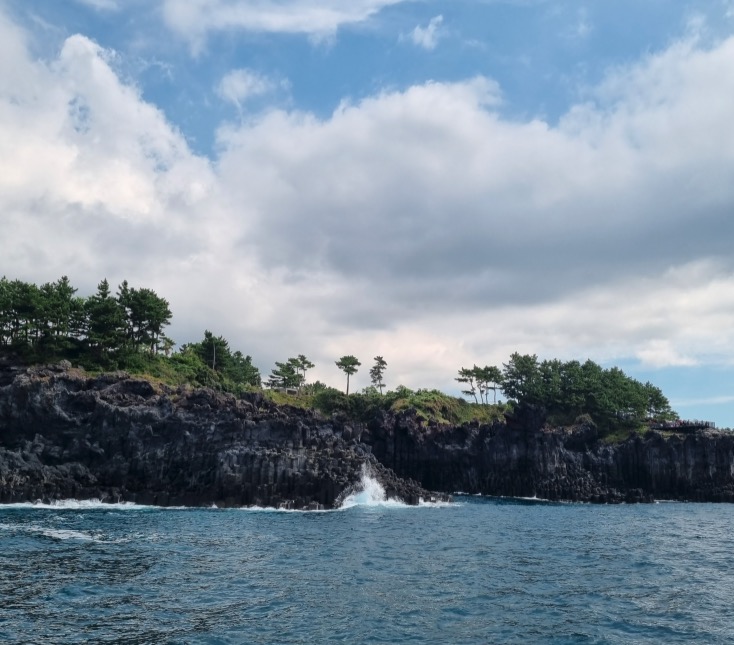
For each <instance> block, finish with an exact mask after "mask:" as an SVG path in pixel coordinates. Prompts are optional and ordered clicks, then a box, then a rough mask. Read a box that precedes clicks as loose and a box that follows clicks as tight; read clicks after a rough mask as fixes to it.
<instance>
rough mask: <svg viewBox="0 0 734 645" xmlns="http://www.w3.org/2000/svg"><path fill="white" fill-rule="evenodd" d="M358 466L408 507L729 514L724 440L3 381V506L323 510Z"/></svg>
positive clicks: (525, 417)
mask: <svg viewBox="0 0 734 645" xmlns="http://www.w3.org/2000/svg"><path fill="white" fill-rule="evenodd" d="M365 468H366V469H367V470H368V471H369V473H370V474H371V475H372V476H373V477H374V478H376V479H377V480H378V481H379V482H380V483H381V484H382V485H383V487H384V488H385V490H386V492H387V494H388V495H389V496H391V497H399V498H402V499H403V500H404V501H406V502H408V503H418V501H419V500H420V499H430V498H432V497H433V498H445V497H446V494H448V493H452V492H457V491H462V492H466V493H481V494H485V495H502V496H518V497H534V496H537V497H539V498H545V499H552V500H578V501H593V502H621V501H629V502H637V501H651V500H653V499H680V500H700V501H734V434H730V433H727V432H716V431H711V430H707V431H701V432H697V433H695V434H690V435H680V436H679V435H675V434H668V435H665V436H664V435H663V434H660V433H657V432H649V433H648V434H647V435H645V436H644V437H641V436H639V435H634V436H632V437H630V439H628V440H627V441H624V442H622V443H620V444H616V445H606V444H604V443H603V442H601V441H600V440H599V437H598V435H597V432H596V430H595V428H594V426H593V425H592V424H586V425H581V426H578V427H575V428H572V429H549V428H547V427H545V426H544V419H543V417H542V415H541V414H540V413H539V412H538V411H537V410H533V409H521V410H519V411H518V412H517V413H516V415H515V416H513V417H511V418H508V419H507V421H506V423H495V424H492V425H481V424H476V423H475V424H465V425H461V426H456V427H447V426H441V425H437V424H430V423H426V422H425V421H424V420H422V419H420V418H419V417H418V416H417V415H416V414H415V413H414V412H412V411H409V410H408V411H403V412H400V413H388V412H380V413H377V414H376V415H375V416H374V417H373V418H372V419H371V420H370V421H369V422H367V423H355V422H353V421H350V420H349V419H347V418H346V417H343V416H339V415H334V416H332V417H328V418H327V417H324V416H323V415H320V414H319V413H317V412H313V411H304V410H300V409H295V408H290V407H278V406H275V405H274V404H273V403H271V402H270V401H268V400H267V399H266V398H264V397H263V396H262V395H259V394H252V395H249V396H248V397H247V398H243V399H235V398H234V397H232V396H230V395H224V394H220V393H217V392H214V391H212V390H208V389H198V390H192V389H187V388H178V389H176V388H170V387H167V386H163V385H158V384H153V383H151V382H149V381H146V380H143V379H139V378H132V377H130V376H129V375H127V374H125V373H113V374H106V375H102V376H96V377H95V376H88V375H86V374H84V373H83V372H79V371H77V370H74V369H71V366H70V365H69V364H68V363H62V364H60V365H58V366H54V367H37V368H30V369H25V368H24V369H17V368H11V367H6V368H3V369H0V502H2V503H7V502H19V501H35V500H38V499H41V500H50V499H69V498H76V499H92V498H97V499H101V500H103V501H133V502H137V503H141V504H156V505H164V506H165V505H210V504H217V505H218V506H248V505H259V506H275V507H285V508H306V509H316V508H331V507H334V506H337V505H338V504H339V503H340V500H341V499H343V497H344V496H345V495H346V494H348V493H349V492H351V490H353V489H354V487H355V486H357V485H358V483H359V481H360V479H361V476H362V473H363V470H364V469H365ZM429 490H430V491H439V493H430V492H428V491H429Z"/></svg>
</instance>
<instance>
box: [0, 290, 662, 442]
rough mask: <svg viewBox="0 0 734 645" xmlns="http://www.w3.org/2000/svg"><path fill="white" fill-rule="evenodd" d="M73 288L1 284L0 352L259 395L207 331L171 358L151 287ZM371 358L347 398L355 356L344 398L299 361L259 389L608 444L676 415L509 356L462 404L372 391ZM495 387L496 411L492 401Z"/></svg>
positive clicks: (586, 374) (574, 370)
mask: <svg viewBox="0 0 734 645" xmlns="http://www.w3.org/2000/svg"><path fill="white" fill-rule="evenodd" d="M76 291H77V290H76V289H75V288H74V287H72V286H71V284H70V282H69V280H68V278H67V277H66V276H64V277H62V278H60V279H59V280H57V281H56V282H53V283H47V284H44V285H41V286H40V287H38V286H36V285H34V284H29V283H25V282H22V281H20V280H12V281H11V280H8V279H7V278H5V277H3V278H1V279H0V353H1V354H4V355H5V356H11V357H13V358H15V359H18V360H22V361H24V362H27V363H42V362H54V361H58V360H60V359H68V360H70V361H72V362H73V363H74V364H76V365H80V366H82V367H84V368H86V369H87V370H91V371H104V370H111V369H123V370H127V371H128V372H131V373H133V374H138V375H147V376H149V377H153V378H155V379H158V380H162V381H164V382H167V383H170V384H173V385H180V384H190V385H192V386H207V387H213V388H216V389H220V390H223V391H226V392H231V393H234V394H239V393H242V392H245V391H252V390H253V389H260V388H261V386H262V383H261V377H260V371H259V370H258V368H257V367H255V366H254V365H253V364H252V359H251V357H250V356H246V355H243V354H242V353H241V352H240V351H233V350H231V349H230V347H229V343H228V341H227V340H226V339H224V338H223V337H221V336H215V335H214V334H212V333H211V332H210V331H208V330H207V331H205V332H204V338H203V339H202V340H201V341H199V342H196V343H189V344H186V345H183V346H181V347H180V348H179V349H178V350H177V351H175V352H174V351H173V347H174V345H175V343H174V342H173V341H172V340H171V339H170V338H168V337H167V336H166V334H165V329H166V328H167V327H168V325H169V324H170V321H171V316H172V314H171V311H170V308H169V304H168V302H167V301H166V300H165V299H163V298H161V297H159V296H158V295H157V294H156V293H155V292H154V291H153V290H151V289H147V288H135V287H130V285H128V283H127V281H125V282H123V283H122V284H121V285H119V287H118V290H117V292H116V293H115V294H113V293H112V292H111V289H110V285H109V283H108V282H107V280H103V281H102V282H100V283H99V285H98V287H97V292H96V293H95V294H94V295H92V296H90V297H88V298H81V297H78V296H76ZM374 361H375V362H374V366H373V367H372V368H371V369H370V378H371V382H372V385H371V386H370V387H368V388H365V389H364V390H363V391H362V392H359V393H353V394H351V395H349V378H350V376H352V375H354V374H355V373H356V372H357V369H358V368H359V366H360V365H361V363H360V361H359V360H358V359H357V358H356V357H355V356H351V355H347V356H342V357H341V358H340V359H339V360H338V361H335V363H336V366H337V367H338V368H339V369H340V370H342V371H343V372H344V373H345V375H346V377H347V381H346V394H345V393H343V392H341V391H339V390H336V389H334V388H330V387H326V386H325V385H323V384H321V383H318V382H317V383H314V384H311V385H307V384H306V374H307V372H308V370H310V369H311V368H313V367H314V364H313V363H312V362H311V361H309V360H308V358H307V357H306V356H305V355H303V354H300V355H298V356H297V357H294V358H289V359H287V360H286V361H284V362H276V364H275V368H274V369H273V371H272V373H271V375H270V377H269V378H268V380H267V382H266V385H267V387H268V388H270V389H267V390H265V392H266V394H267V396H269V397H270V398H271V399H272V400H273V401H275V402H276V403H280V404H288V405H294V406H299V407H309V408H315V409H318V410H321V411H323V412H325V413H327V414H330V413H333V412H342V413H344V414H347V415H348V416H350V417H352V418H355V419H363V420H365V419H368V418H370V417H371V416H372V415H374V414H375V413H377V412H378V411H381V410H385V411H387V410H389V411H393V412H400V411H404V410H411V411H413V412H414V413H415V414H417V415H418V416H419V417H421V418H423V419H425V420H427V421H428V420H430V421H434V422H437V423H450V424H456V423H462V422H466V421H480V422H491V421H493V420H495V419H501V418H502V417H503V415H504V413H505V412H507V411H508V410H509V409H511V408H512V406H513V405H517V404H527V405H533V406H538V407H542V408H544V409H545V410H546V411H547V413H548V415H549V421H551V423H553V424H556V425H569V424H573V423H575V422H576V419H577V418H579V417H580V416H582V415H589V416H590V418H591V419H593V421H594V422H595V423H596V424H597V426H598V427H599V429H600V430H601V431H602V433H604V434H607V435H608V436H615V435H616V434H618V433H620V432H625V431H627V430H631V429H635V428H639V427H640V425H641V423H642V422H643V421H644V420H645V419H649V418H655V419H662V420H668V419H673V418H676V415H675V412H674V411H673V410H672V409H671V408H670V405H669V403H668V400H667V398H666V397H665V396H664V395H663V393H662V392H661V391H660V390H659V389H658V388H657V387H655V386H654V385H652V384H651V383H644V384H643V383H640V382H639V381H636V380H634V379H632V378H630V377H628V376H627V375H625V374H624V372H622V370H620V369H618V368H616V367H614V368H611V369H604V368H602V367H601V366H599V365H597V364H596V363H594V362H593V361H590V360H587V361H586V362H585V363H580V362H579V361H568V362H562V361H559V360H544V361H539V360H538V358H537V356H535V355H521V354H518V353H514V354H512V355H511V356H510V359H509V361H508V362H507V363H505V364H503V365H502V367H501V368H500V367H497V366H484V367H478V366H477V365H474V366H473V367H471V368H465V367H462V368H460V369H459V371H458V376H457V377H456V380H457V381H458V382H459V383H461V384H462V386H463V387H464V389H463V390H462V392H463V393H464V394H465V395H466V396H467V397H470V398H473V399H474V402H469V401H466V400H464V399H462V398H457V397H453V396H449V395H446V394H444V393H442V392H439V391H437V390H417V391H413V390H410V389H408V388H405V387H402V386H398V387H397V388H396V389H394V390H388V391H386V392H384V393H383V389H384V388H385V387H386V386H385V382H384V377H385V371H386V369H387V362H386V361H385V359H384V358H383V357H382V356H376V357H375V358H374ZM498 390H500V392H502V393H504V395H505V397H506V398H507V399H508V400H509V402H508V403H505V404H503V403H502V402H501V401H499V402H498V399H497V391H498ZM490 392H491V398H492V402H491V403H490Z"/></svg>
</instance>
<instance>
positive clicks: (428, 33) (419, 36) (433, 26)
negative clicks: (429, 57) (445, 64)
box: [401, 16, 443, 50]
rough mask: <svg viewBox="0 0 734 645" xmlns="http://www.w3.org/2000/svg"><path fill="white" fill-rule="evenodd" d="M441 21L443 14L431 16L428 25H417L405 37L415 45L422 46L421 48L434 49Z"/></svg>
mask: <svg viewBox="0 0 734 645" xmlns="http://www.w3.org/2000/svg"><path fill="white" fill-rule="evenodd" d="M442 23H443V16H435V17H434V18H431V20H430V22H429V23H428V25H426V26H425V27H421V26H420V25H418V26H417V27H416V28H415V29H413V31H411V32H410V35H409V36H408V37H407V38H408V39H409V40H410V41H411V42H412V43H413V44H414V45H416V46H417V47H423V49H428V50H431V49H436V45H438V41H439V39H440V37H441V25H442ZM405 39H406V38H405V37H404V36H401V40H405Z"/></svg>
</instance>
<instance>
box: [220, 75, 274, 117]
mask: <svg viewBox="0 0 734 645" xmlns="http://www.w3.org/2000/svg"><path fill="white" fill-rule="evenodd" d="M284 86H287V83H285V82H280V83H278V82H276V81H274V80H272V79H270V78H267V77H266V76H262V75H261V74H258V73H257V72H255V71H253V70H249V69H234V70H232V71H230V72H228V73H227V74H225V75H224V76H223V77H222V79H221V80H220V81H219V84H218V85H217V87H216V92H217V95H218V96H219V97H220V98H221V99H223V100H224V101H227V102H229V103H232V104H233V105H235V106H236V107H237V109H238V110H240V109H241V107H242V104H243V103H244V102H246V101H248V100H249V99H251V98H255V97H258V96H263V95H265V94H269V93H271V92H273V91H275V90H277V89H278V88H279V87H284Z"/></svg>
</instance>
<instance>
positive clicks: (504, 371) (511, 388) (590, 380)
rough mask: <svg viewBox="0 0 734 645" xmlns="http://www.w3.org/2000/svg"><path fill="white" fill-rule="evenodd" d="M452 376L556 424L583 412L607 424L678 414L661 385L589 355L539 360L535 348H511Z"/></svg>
mask: <svg viewBox="0 0 734 645" xmlns="http://www.w3.org/2000/svg"><path fill="white" fill-rule="evenodd" d="M456 380H457V381H459V382H460V383H462V384H465V386H466V389H465V390H463V393H464V394H466V395H467V396H471V397H473V398H474V400H475V401H476V402H477V403H478V402H480V401H481V402H482V403H485V404H486V403H488V402H489V401H488V392H489V391H493V393H494V396H495V397H496V392H497V390H498V389H499V390H501V391H502V392H503V393H504V394H505V396H506V397H507V398H508V399H510V400H511V401H514V402H516V403H523V404H530V405H537V406H542V407H543V408H545V410H546V411H547V413H548V415H549V418H550V419H551V420H552V421H553V422H554V423H557V424H559V425H562V424H568V423H573V422H574V421H575V419H576V418H577V417H579V416H581V415H583V414H588V415H590V416H591V417H592V419H593V420H594V421H595V422H596V423H598V424H602V425H604V426H607V427H613V426H618V425H620V424H625V423H639V422H641V421H644V420H645V419H657V420H670V419H674V418H677V414H676V413H675V412H674V411H673V410H672V409H671V407H670V403H669V401H668V399H667V398H666V397H665V395H664V394H663V393H662V391H661V390H660V388H658V387H656V386H654V385H653V384H652V383H650V382H647V383H641V382H640V381H637V380H636V379H633V378H631V377H629V376H627V375H626V374H625V373H624V372H623V371H622V370H621V369H619V368H618V367H612V368H609V369H605V368H603V367H601V366H600V365H598V364H597V363H595V362H594V361H591V360H587V361H586V362H584V363H580V362H579V361H566V362H564V361H560V360H557V359H553V360H543V361H539V360H538V357H537V356H536V355H534V354H533V355H529V354H519V353H517V352H515V353H514V354H512V355H511V356H510V360H509V361H508V362H507V363H503V365H502V368H501V369H500V368H499V367H496V366H486V367H477V366H476V365H475V366H474V367H472V368H461V369H460V370H459V376H458V377H457V378H456ZM477 395H478V397H479V398H478V397H477Z"/></svg>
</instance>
